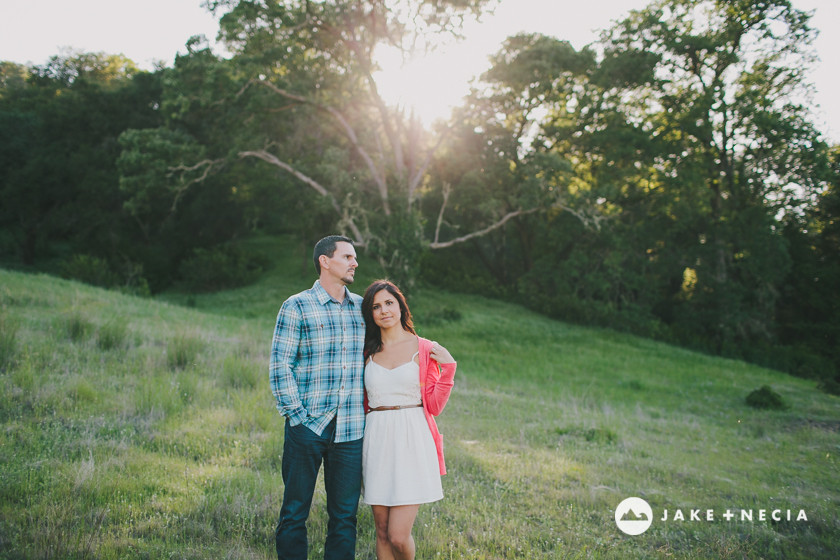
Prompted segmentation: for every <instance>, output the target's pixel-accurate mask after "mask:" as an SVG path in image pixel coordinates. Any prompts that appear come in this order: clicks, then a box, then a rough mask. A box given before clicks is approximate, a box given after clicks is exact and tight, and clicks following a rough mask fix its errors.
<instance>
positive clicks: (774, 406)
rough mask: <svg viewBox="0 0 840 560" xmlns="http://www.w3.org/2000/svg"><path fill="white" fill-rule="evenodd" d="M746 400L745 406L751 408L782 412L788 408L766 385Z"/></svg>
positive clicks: (778, 395) (779, 396) (780, 397)
mask: <svg viewBox="0 0 840 560" xmlns="http://www.w3.org/2000/svg"><path fill="white" fill-rule="evenodd" d="M746 400H747V404H748V405H749V406H751V407H753V408H760V409H766V410H784V409H786V408H788V406H787V404H785V402H784V400H783V399H782V396H781V395H780V394H779V393H777V392H776V391H774V390H773V389H771V388H770V387H769V386H767V385H764V386H763V387H761V389H756V390H755V391H753V392H752V393H750V394H749V395H747V399H746Z"/></svg>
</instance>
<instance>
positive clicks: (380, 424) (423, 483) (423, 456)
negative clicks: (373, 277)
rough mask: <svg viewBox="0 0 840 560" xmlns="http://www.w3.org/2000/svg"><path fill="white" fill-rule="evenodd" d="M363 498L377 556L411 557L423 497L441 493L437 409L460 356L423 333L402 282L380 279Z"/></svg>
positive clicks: (374, 304)
mask: <svg viewBox="0 0 840 560" xmlns="http://www.w3.org/2000/svg"><path fill="white" fill-rule="evenodd" d="M362 315H363V316H364V318H365V325H366V330H365V362H366V363H365V390H366V395H365V397H366V398H365V411H366V412H368V414H367V417H366V420H365V437H364V443H363V450H362V481H363V482H362V484H363V489H362V493H363V497H362V500H363V502H364V503H366V504H368V505H370V506H371V508H372V509H373V519H374V523H375V525H376V557H377V558H379V559H380V560H390V559H392V558H393V559H399V560H401V559H407V560H413V558H414V554H415V545H414V538H413V537H412V536H411V529H412V527H413V526H414V520H415V518H416V517H417V512H418V510H419V509H420V504H425V503H430V502H435V501H438V500H440V499H442V498H443V490H442V488H441V482H440V477H441V475H443V474H446V466H445V463H444V461H443V436H442V435H441V434H440V432H439V431H438V429H437V424H436V423H435V420H434V416H437V415H438V414H440V412H441V411H442V410H443V408H444V406H445V405H446V401H447V400H448V399H449V394H450V393H451V391H452V387H453V385H454V378H455V368H456V364H455V360H454V359H453V358H452V354H450V353H449V351H448V350H446V348H444V347H443V346H441V345H440V344H438V343H436V342H432V341H430V340H426V339H425V338H421V337H419V336H417V334H416V333H415V331H414V325H413V323H412V320H411V312H410V311H409V309H408V305H407V304H406V302H405V297H404V296H403V294H402V292H400V290H399V288H397V286H395V285H394V284H393V283H391V282H389V281H387V280H377V281H376V282H374V283H373V284H371V285H370V286H369V287H368V289H367V291H366V292H365V296H364V300H363V302H362Z"/></svg>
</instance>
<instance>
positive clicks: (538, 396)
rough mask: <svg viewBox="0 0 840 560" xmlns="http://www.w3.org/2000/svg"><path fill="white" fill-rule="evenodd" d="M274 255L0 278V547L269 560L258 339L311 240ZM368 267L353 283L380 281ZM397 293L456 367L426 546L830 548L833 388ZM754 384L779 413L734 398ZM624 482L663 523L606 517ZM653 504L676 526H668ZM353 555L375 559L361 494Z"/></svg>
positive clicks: (834, 476) (265, 403) (277, 425)
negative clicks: (154, 273)
mask: <svg viewBox="0 0 840 560" xmlns="http://www.w3.org/2000/svg"><path fill="white" fill-rule="evenodd" d="M276 252H277V253H278V254H277V255H276V260H277V262H278V263H279V266H278V267H277V268H275V269H274V270H272V271H271V272H270V273H268V274H266V276H265V277H264V278H263V280H261V281H260V282H259V283H257V284H255V285H253V286H249V287H247V288H243V289H240V290H233V291H230V292H224V293H221V294H213V295H205V296H197V297H193V298H188V297H186V296H179V295H175V294H172V295H169V296H167V297H166V298H159V299H158V300H149V299H139V298H134V297H129V296H124V295H121V294H118V293H114V292H107V291H102V290H98V289H95V288H91V287H87V286H83V285H80V284H76V283H72V282H67V281H63V280H58V279H55V278H50V277H46V276H34V275H25V274H20V273H13V272H7V271H2V270H0V369H2V370H3V373H2V377H1V378H0V381H1V382H0V391H2V395H0V399H1V400H0V421H1V422H2V431H0V557H2V558H10V559H13V558H101V559H111V558H113V559H117V558H211V557H212V558H234V559H235V558H272V557H273V530H274V524H275V521H276V516H277V514H278V512H279V507H280V497H281V492H282V482H281V478H280V457H279V456H280V454H281V452H282V419H281V418H280V417H279V416H278V414H277V412H276V410H275V408H274V403H273V397H272V396H271V394H270V391H269V388H268V375H267V362H268V350H269V342H270V337H271V329H272V327H273V323H274V316H275V314H276V311H277V308H278V307H279V305H280V303H281V302H282V300H283V299H285V297H287V296H288V295H290V294H291V293H292V292H294V291H297V290H299V289H303V288H306V287H308V286H310V285H311V283H312V281H313V280H314V278H313V277H312V275H311V272H309V268H308V265H307V264H305V263H306V262H307V259H306V256H305V255H304V253H303V252H302V251H300V250H298V249H297V248H294V247H292V248H288V247H287V248H282V247H280V248H278V249H277V251H276ZM364 268H365V267H364V266H363V269H364ZM368 268H369V269H372V268H373V267H368ZM363 269H360V270H362V276H361V278H360V279H359V280H358V284H359V286H358V290H359V291H361V290H362V289H363V288H364V286H366V285H367V281H368V280H369V279H370V278H372V276H373V275H375V272H374V271H372V270H369V271H368V272H367V273H365V271H364V270H363ZM164 300H165V301H164ZM411 305H412V310H413V311H414V312H415V314H416V315H417V319H418V320H417V324H418V329H419V331H420V333H421V334H423V335H424V336H426V337H428V338H432V339H435V340H439V341H441V342H442V343H444V344H445V345H446V346H447V347H448V348H449V349H450V350H451V351H452V353H453V354H454V355H455V356H456V358H457V359H458V360H459V368H458V375H457V384H456V388H455V391H454V393H453V396H452V398H451V400H450V403H449V405H448V407H447V409H446V411H445V412H444V413H443V415H442V416H441V418H440V419H439V425H440V427H441V430H442V432H443V433H444V436H445V438H446V450H447V464H448V467H449V470H450V474H449V475H448V476H446V477H445V478H444V492H445V494H446V498H445V499H444V500H443V501H442V502H439V503H437V504H434V505H429V506H424V507H422V508H421V512H420V516H419V518H418V522H417V525H416V531H415V537H416V539H417V542H418V558H470V559H491V558H493V559H495V558H616V559H619V558H622V559H623V558H808V559H814V558H835V557H836V555H837V551H838V550H840V519H839V518H838V505H839V504H840V490H838V488H837V486H838V485H837V480H838V479H840V477H838V474H840V473H839V472H838V471H840V462H838V455H839V454H840V433H838V429H839V428H840V400H838V398H837V397H832V396H830V395H826V394H824V393H821V392H818V391H817V390H815V388H814V385H813V383H811V382H808V381H804V380H800V379H796V378H791V377H788V376H785V375H783V374H780V373H777V372H772V371H768V370H764V369H761V368H757V367H754V366H750V365H747V364H744V363H741V362H735V361H729V360H723V359H718V358H712V357H708V356H704V355H699V354H695V353H691V352H688V351H685V350H681V349H677V348H673V347H669V346H666V345H663V344H659V343H654V342H650V341H647V340H643V339H638V338H634V337H632V336H629V335H621V334H616V333H614V332H611V331H606V330H597V329H584V328H578V327H571V326H569V325H565V324H563V323H559V322H556V321H552V320H549V319H546V318H544V317H541V316H539V315H537V314H534V313H532V312H529V311H527V310H524V309H522V308H520V307H517V306H513V305H507V304H505V303H502V302H497V301H489V300H485V299H481V298H476V297H465V296H462V295H454V294H448V293H441V292H438V291H432V290H420V291H418V292H417V293H416V294H414V295H413V297H412V300H411ZM763 385H769V386H771V387H772V388H773V390H775V391H776V392H778V393H779V394H781V395H782V397H783V399H784V400H785V401H786V403H787V404H788V405H789V408H788V409H786V410H781V411H762V410H756V409H753V408H750V407H748V406H746V404H745V401H744V399H745V397H746V396H747V394H749V393H750V392H751V391H753V390H754V389H757V388H759V387H761V386H763ZM630 496H639V497H642V498H645V499H646V500H647V501H648V502H649V503H650V505H651V506H652V508H653V512H654V519H655V520H654V522H653V524H652V526H651V528H650V529H649V530H648V531H647V532H646V533H644V534H643V535H639V536H635V537H631V536H627V535H625V534H624V533H622V532H620V531H619V530H618V529H617V527H616V524H615V521H614V513H615V509H616V506H617V505H618V503H619V502H621V501H622V500H623V499H624V498H627V497H630ZM324 500H325V497H324V493H323V491H322V490H320V489H319V492H318V494H317V496H316V502H315V506H314V509H313V516H312V518H311V522H310V528H311V531H310V535H311V542H312V549H311V554H310V558H320V557H322V550H321V546H322V543H323V537H324V532H325V526H326V518H325V514H324ZM665 509H667V510H668V511H669V516H670V517H671V518H672V517H673V515H674V512H675V510H677V509H680V510H681V511H682V512H683V514H684V517H685V519H686V520H685V521H679V520H677V521H674V520H672V519H671V518H669V520H668V521H660V519H661V517H662V514H663V510H665ZM693 509H700V510H703V516H704V518H705V515H706V513H705V511H706V510H709V509H711V510H714V515H715V520H714V521H712V522H708V521H691V520H690V512H691V510H693ZM742 509H743V510H747V511H749V510H754V514H753V515H754V520H753V521H752V522H750V521H741V520H740V515H741V514H740V510H742ZM762 509H765V510H767V513H766V517H767V518H766V519H765V520H760V519H759V515H760V513H759V510H762ZM774 509H780V510H782V514H781V515H782V518H783V519H782V520H781V521H774V520H772V519H771V511H772V510H774ZM727 510H730V511H732V512H737V514H738V517H736V518H735V519H733V520H729V521H727V520H726V519H725V518H724V517H723V514H724V513H725V512H726V511H727ZM787 510H791V511H792V516H793V517H792V520H791V521H788V520H787V519H786V515H787V514H786V511H787ZM800 510H804V512H805V514H806V515H807V521H796V516H797V515H798V513H799V511H800ZM358 557H359V558H362V559H368V558H373V557H374V552H373V522H372V517H371V515H370V512H369V511H368V509H367V508H365V507H362V508H360V520H359V547H358Z"/></svg>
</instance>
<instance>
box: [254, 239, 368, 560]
mask: <svg viewBox="0 0 840 560" xmlns="http://www.w3.org/2000/svg"><path fill="white" fill-rule="evenodd" d="M313 258H314V261H315V270H316V271H317V273H318V275H319V278H318V280H316V281H315V284H314V285H313V286H312V288H311V289H309V290H305V291H303V292H301V293H299V294H296V295H294V296H292V297H290V298H289V299H287V300H286V301H285V302H284V303H283V306H282V307H281V308H280V312H279V313H278V315H277V324H276V327H275V329H274V339H273V341H272V345H271V364H270V374H271V377H270V381H271V390H272V392H273V393H274V397H275V398H276V399H277V409H278V410H279V411H280V414H281V415H283V416H285V417H286V425H285V440H284V442H283V464H282V471H283V483H284V485H285V490H284V493H283V505H282V506H281V508H280V519H279V521H278V523H277V532H276V546H277V558H278V559H279V560H293V559H294V560H303V559H305V558H306V557H307V549H308V541H307V536H306V520H307V518H308V517H309V510H310V507H311V505H312V495H313V493H314V491H315V481H316V480H317V478H318V471H319V470H320V468H321V462H323V463H324V486H325V487H326V491H327V513H328V514H329V526H328V532H327V540H326V543H325V546H324V558H325V559H327V560H329V559H351V558H353V557H354V556H355V552H356V511H357V509H358V506H359V495H360V493H361V484H362V436H363V435H364V431H365V414H364V409H363V400H364V390H365V389H364V360H363V357H362V352H363V345H364V337H365V324H364V320H363V319H362V312H361V306H362V298H361V296H359V295H357V294H353V293H351V292H350V291H349V290H348V289H347V286H348V285H350V284H352V283H353V280H354V278H355V274H356V267H357V266H358V263H357V262H356V250H355V249H354V247H353V242H352V240H350V239H348V238H346V237H342V236H337V235H332V236H329V237H325V238H324V239H322V240H320V241H319V242H318V243H317V244H316V245H315V251H314V254H313Z"/></svg>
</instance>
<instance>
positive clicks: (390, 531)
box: [371, 505, 420, 560]
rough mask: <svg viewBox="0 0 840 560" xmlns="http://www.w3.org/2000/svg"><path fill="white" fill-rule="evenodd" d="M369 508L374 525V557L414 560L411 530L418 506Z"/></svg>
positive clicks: (388, 559) (414, 548) (390, 559)
mask: <svg viewBox="0 0 840 560" xmlns="http://www.w3.org/2000/svg"><path fill="white" fill-rule="evenodd" d="M371 507H372V509H373V521H374V524H375V525H376V557H377V558H378V559H379V560H414V554H415V552H416V547H415V545H414V537H412V536H411V530H412V528H413V527H414V520H415V519H416V518H417V512H418V511H419V510H420V506H419V505H408V506H394V507H388V506H371Z"/></svg>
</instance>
